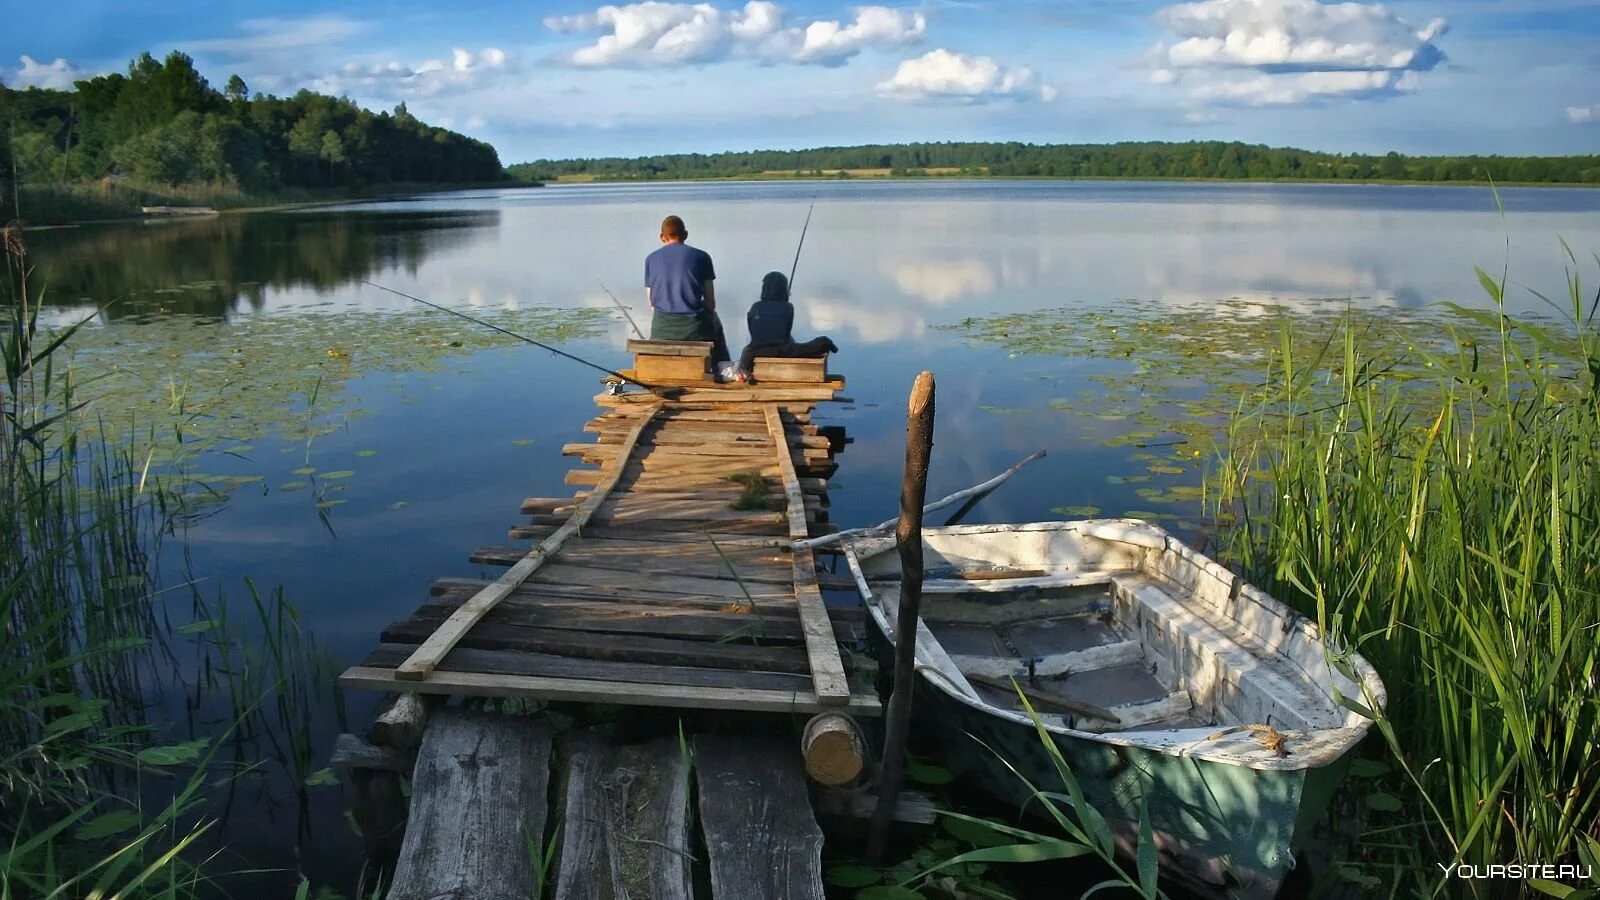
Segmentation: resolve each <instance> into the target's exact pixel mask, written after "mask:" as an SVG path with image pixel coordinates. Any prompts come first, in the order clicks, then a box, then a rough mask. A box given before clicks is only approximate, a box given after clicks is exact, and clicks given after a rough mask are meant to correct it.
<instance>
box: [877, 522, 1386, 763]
mask: <svg viewBox="0 0 1600 900" xmlns="http://www.w3.org/2000/svg"><path fill="white" fill-rule="evenodd" d="M848 556H849V557H850V559H851V565H852V569H853V570H854V572H855V574H856V575H857V578H858V583H859V585H860V586H861V587H862V590H863V596H864V597H867V598H868V606H869V608H871V609H872V611H873V613H874V616H875V618H877V619H878V620H879V621H880V623H881V624H884V625H885V630H886V631H888V630H892V628H893V619H894V616H895V610H896V609H897V607H898V603H899V579H900V565H899V558H898V555H897V554H896V553H895V552H894V543H893V539H892V538H889V539H880V540H878V541H876V542H871V541H869V542H864V543H862V544H858V545H856V546H855V547H853V548H852V549H851V551H850V553H849V554H848ZM921 613H922V618H921V626H920V629H921V631H920V638H919V646H918V662H919V664H920V665H922V666H923V669H924V672H925V673H926V672H927V670H928V669H929V668H932V669H934V670H935V672H936V673H937V674H938V675H939V676H942V680H943V681H945V682H946V683H947V689H950V690H952V691H953V692H955V693H957V694H958V695H965V697H964V699H967V700H968V701H969V702H971V701H977V702H978V703H981V704H983V705H985V706H987V707H990V708H992V709H996V710H1004V711H1008V712H1013V713H1014V712H1017V711H1019V710H1022V709H1023V708H1024V707H1023V702H1022V698H1023V697H1024V696H1025V697H1026V698H1027V702H1028V705H1029V706H1031V707H1032V708H1033V709H1034V710H1035V711H1036V712H1037V713H1039V714H1040V715H1041V717H1042V718H1044V720H1045V721H1046V722H1047V723H1048V724H1051V725H1055V726H1058V727H1063V728H1066V729H1070V730H1073V731H1078V732H1087V733H1094V734H1105V735H1111V734H1121V735H1124V736H1125V737H1127V738H1130V739H1133V740H1134V741H1138V740H1139V739H1140V738H1148V739H1156V738H1157V735H1158V734H1162V735H1165V736H1166V737H1167V738H1168V739H1167V740H1157V741H1156V742H1157V743H1160V744H1167V743H1169V740H1170V738H1172V737H1175V736H1181V737H1184V738H1187V739H1193V738H1195V737H1196V736H1197V735H1196V730H1203V731H1204V732H1205V737H1207V738H1210V737H1211V736H1212V735H1214V734H1216V733H1217V732H1218V730H1219V729H1221V730H1224V731H1229V732H1231V731H1233V730H1235V729H1236V730H1237V731H1238V732H1239V734H1238V737H1239V738H1240V739H1241V740H1230V741H1228V742H1227V744H1228V745H1230V746H1249V745H1251V744H1252V742H1253V743H1254V745H1255V746H1257V747H1259V748H1262V749H1265V750H1268V751H1270V752H1272V753H1273V754H1274V755H1280V756H1281V755H1287V753H1286V752H1285V751H1286V750H1287V749H1288V746H1287V743H1286V739H1285V738H1284V737H1283V736H1284V734H1285V733H1294V734H1296V735H1297V736H1299V737H1300V738H1301V739H1302V741H1303V740H1304V738H1305V736H1306V735H1307V734H1309V733H1316V732H1324V731H1330V730H1338V729H1344V728H1360V729H1361V730H1364V729H1365V725H1366V724H1367V720H1366V719H1365V717H1363V716H1361V715H1359V714H1358V713H1355V712H1353V711H1350V710H1348V709H1346V708H1344V707H1343V706H1341V705H1340V703H1339V702H1338V700H1337V697H1339V696H1342V697H1349V698H1352V699H1358V700H1359V699H1360V698H1361V697H1363V691H1362V686H1361V685H1360V684H1358V683H1357V681H1356V680H1355V679H1354V678H1352V677H1350V676H1351V675H1355V676H1356V677H1358V678H1362V679H1363V680H1365V675H1370V673H1371V670H1370V668H1369V667H1366V664H1365V662H1364V661H1361V660H1360V658H1359V657H1353V662H1349V661H1347V662H1344V663H1342V664H1341V665H1337V666H1336V665H1335V664H1334V663H1333V662H1332V661H1330V659H1329V654H1328V653H1327V652H1326V651H1325V647H1324V644H1323V642H1322V641H1321V640H1320V639H1319V638H1318V636H1317V634H1316V629H1315V626H1314V625H1313V624H1312V623H1310V622H1308V621H1306V620H1304V619H1303V618H1301V617H1300V616H1298V615H1296V614H1295V613H1293V612H1292V611H1290V610H1289V609H1288V608H1287V607H1284V606H1283V605H1282V604H1281V603H1278V602H1277V601H1276V600H1273V599H1272V598H1270V597H1268V596H1266V595H1265V594H1263V593H1261V592H1260V591H1258V590H1256V589H1255V588H1253V587H1250V586H1249V585H1247V584H1245V583H1243V582H1242V581H1241V580H1239V579H1238V578H1236V577H1235V576H1234V575H1233V574H1232V573H1231V572H1229V571H1228V570H1226V569H1225V568H1223V567H1221V566H1219V565H1217V564H1216V563H1215V562H1212V561H1211V560H1209V559H1206V558H1205V557H1203V556H1200V555H1199V554H1196V553H1194V552H1193V551H1192V550H1189V549H1188V548H1187V547H1184V546H1183V545H1182V544H1181V543H1179V542H1178V541H1176V540H1173V539H1171V538H1170V537H1169V536H1168V535H1167V534H1166V532H1164V531H1162V530H1161V529H1159V528H1155V527H1154V526H1150V525H1147V524H1145V523H1142V522H1136V521H1132V520H1096V521H1093V522H1046V523H1037V524H1035V525H1020V526H1019V525H1006V526H959V527H955V528H946V529H928V530H927V531H925V532H924V580H923V587H922V606H921ZM1341 668H1342V669H1345V670H1346V671H1345V672H1341V671H1340V669H1341ZM1370 685H1376V690H1377V691H1378V692H1379V696H1380V697H1381V691H1382V686H1381V684H1378V683H1377V680H1376V677H1375V676H1372V677H1371V681H1370V683H1369V686H1370ZM1119 742H1120V741H1119ZM1313 743H1321V741H1313Z"/></svg>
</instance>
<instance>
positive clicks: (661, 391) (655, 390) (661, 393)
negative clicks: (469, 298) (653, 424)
mask: <svg viewBox="0 0 1600 900" xmlns="http://www.w3.org/2000/svg"><path fill="white" fill-rule="evenodd" d="M361 283H362V284H365V285H370V286H372V287H375V288H377V289H378V290H380V291H388V292H389V293H391V294H394V295H396V296H398V297H404V298H406V299H407V300H415V301H417V302H418V303H421V304H422V305H423V306H431V307H433V308H434V309H437V310H441V311H443V312H447V313H449V314H450V315H452V316H460V317H461V318H463V319H466V320H467V321H468V322H474V323H476V324H479V325H482V326H483V327H485V328H492V329H494V330H495V331H498V332H500V333H501V334H504V335H509V336H510V337H514V338H516V339H517V340H519V341H523V342H525V343H529V344H532V345H534V346H535V347H538V348H539V349H541V350H549V351H550V352H551V353H554V354H555V355H557V356H564V357H566V358H567V359H570V360H572V361H573V362H575V363H582V364H584V365H586V366H588V367H589V368H591V369H597V370H599V371H601V372H604V373H606V374H607V375H610V376H611V377H613V378H620V379H622V380H623V381H626V382H627V383H629V384H637V385H638V386H639V387H642V388H644V389H645V390H647V391H649V392H650V393H652V394H655V395H656V396H657V397H660V398H662V399H663V400H671V399H672V398H674V397H678V396H681V395H682V394H683V388H680V387H663V386H661V385H656V384H645V383H644V382H642V381H640V380H639V379H637V378H629V377H628V376H626V375H624V374H622V373H621V372H617V371H614V370H612V369H608V368H606V367H605V366H602V365H599V364H597V363H592V362H590V361H588V360H587V359H584V358H583V357H581V356H573V355H572V354H571V353H568V352H567V351H565V350H557V349H556V348H554V347H552V346H550V345H549V344H541V343H539V342H538V341H536V340H534V339H533V338H531V337H523V336H522V335H520V334H517V333H516V332H515V331H508V330H506V329H504V328H501V327H500V326H499V325H494V324H491V323H489V322H485V321H484V320H482V319H475V318H473V317H472V316H469V315H467V314H466V313H464V312H458V311H456V310H453V309H451V308H450V307H448V306H440V305H439V304H437V303H433V302H431V301H428V300H424V299H422V298H421V297H413V296H411V295H410V294H408V293H406V292H404V291H397V290H395V289H394V288H389V287H384V286H383V285H381V284H378V283H377V282H375V281H368V280H366V279H365V278H363V279H361Z"/></svg>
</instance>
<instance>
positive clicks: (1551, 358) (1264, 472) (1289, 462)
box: [1217, 249, 1600, 893]
mask: <svg viewBox="0 0 1600 900" xmlns="http://www.w3.org/2000/svg"><path fill="white" fill-rule="evenodd" d="M1567 255H1568V261H1569V266H1568V270H1567V289H1568V290H1567V296H1566V297H1564V298H1562V300H1561V301H1560V302H1559V303H1554V304H1552V305H1553V306H1555V307H1556V308H1557V309H1558V310H1559V312H1560V313H1561V318H1562V319H1563V320H1564V321H1563V322H1561V323H1559V324H1556V325H1549V324H1545V323H1541V322H1538V321H1535V320H1533V319H1531V318H1527V317H1524V318H1514V317H1512V316H1510V315H1508V314H1507V312H1506V306H1505V299H1506V297H1505V293H1506V282H1505V280H1504V278H1503V277H1502V278H1501V279H1498V280H1497V279H1494V278H1491V277H1490V276H1488V275H1486V274H1484V273H1483V272H1481V271H1480V272H1479V276H1480V281H1481V282H1482V284H1483V287H1484V289H1485V291H1486V292H1487V294H1488V297H1489V299H1490V301H1491V303H1492V308H1491V309H1490V310H1488V311H1484V310H1475V309H1467V308H1464V307H1459V306H1454V307H1452V308H1453V309H1454V311H1455V312H1456V314H1457V315H1459V316H1460V317H1461V318H1462V322H1463V325H1465V326H1476V327H1473V328H1472V332H1473V333H1474V334H1477V335H1480V336H1481V335H1483V334H1484V333H1485V332H1487V334H1488V335H1489V336H1488V337H1487V338H1484V337H1479V338H1476V339H1475V338H1472V337H1467V336H1466V335H1465V334H1462V335H1460V336H1458V339H1457V340H1455V341H1454V342H1453V343H1454V350H1453V352H1448V353H1430V352H1426V351H1418V352H1417V353H1416V354H1414V355H1387V356H1379V355H1374V354H1370V353H1368V352H1367V351H1366V350H1365V349H1364V344H1365V341H1364V339H1363V336H1362V335H1360V334H1357V333H1356V331H1355V330H1354V329H1352V328H1346V329H1344V331H1343V333H1342V335H1340V336H1336V337H1334V338H1330V339H1329V340H1327V341H1325V342H1323V343H1321V344H1320V345H1317V344H1313V345H1311V346H1305V345H1304V344H1303V343H1302V342H1301V341H1299V340H1297V339H1296V336H1295V332H1294V330H1293V328H1292V326H1289V325H1285V327H1284V330H1283V339H1282V342H1281V345H1280V347H1279V348H1278V351H1277V352H1276V353H1274V354H1273V363H1272V366H1271V370H1270V372H1269V373H1268V384H1269V390H1268V392H1267V396H1266V399H1264V400H1263V401H1261V402H1260V403H1258V404H1256V405H1254V406H1250V407H1244V408H1241V409H1240V411H1239V413H1238V414H1237V416H1236V417H1235V419H1234V421H1233V423H1232V426H1231V427H1230V431H1229V437H1228V441H1227V449H1226V451H1225V453H1224V454H1223V459H1222V465H1221V466H1220V476H1219V477H1218V479H1217V481H1218V487H1219V488H1220V500H1219V501H1218V503H1217V506H1218V510H1217V511H1218V512H1219V514H1221V516H1220V517H1222V518H1225V519H1229V520H1231V521H1233V522H1234V523H1235V524H1234V526H1233V527H1232V530H1231V533H1230V534H1229V535H1227V538H1226V542H1225V546H1226V548H1227V554H1228V555H1229V556H1230V557H1231V558H1232V559H1233V560H1234V561H1235V562H1236V563H1237V564H1239V565H1240V566H1241V567H1242V569H1243V570H1244V571H1245V573H1246V574H1247V575H1248V576H1249V577H1251V578H1252V579H1253V580H1255V581H1256V582H1257V583H1259V584H1261V585H1262V586H1263V587H1265V588H1266V589H1268V590H1269V591H1271V592H1273V593H1275V594H1276V595H1277V596H1279V597H1281V598H1283V599H1284V600H1286V601H1288V602H1290V603H1291V604H1292V605H1295V606H1297V607H1298V608H1299V609H1300V610H1301V611H1302V612H1304V613H1306V614H1307V615H1308V616H1310V617H1313V618H1314V619H1315V620H1316V621H1317V623H1318V624H1319V625H1320V626H1321V627H1322V628H1323V629H1324V631H1325V632H1326V633H1330V634H1333V635H1335V636H1338V637H1340V638H1342V639H1343V640H1344V641H1346V642H1347V643H1348V644H1349V645H1351V646H1353V647H1354V648H1356V649H1358V650H1359V651H1360V652H1361V653H1362V654H1363V655H1364V656H1365V657H1366V658H1367V659H1368V660H1370V661H1371V662H1372V663H1373V665H1374V666H1375V667H1376V668H1377V670H1378V672H1379V673H1380V674H1381V675H1382V677H1383V679H1384V682H1385V684H1386V686H1387V688H1388V695H1389V704H1388V708H1387V709H1386V710H1382V709H1372V708H1371V706H1372V703H1371V698H1361V697H1353V698H1346V702H1347V703H1348V704H1349V705H1351V706H1353V707H1354V708H1357V709H1362V710H1366V711H1368V712H1370V713H1372V714H1373V715H1374V716H1375V717H1376V719H1377V726H1378V732H1379V733H1380V734H1381V736H1382V740H1383V743H1384V746H1385V748H1386V750H1387V752H1388V753H1389V754H1390V755H1391V756H1392V758H1393V760H1394V761H1395V762H1396V763H1398V766H1399V769H1400V771H1401V772H1403V773H1404V774H1403V776H1402V778H1401V782H1402V787H1403V789H1404V801H1405V803H1404V807H1403V810H1404V818H1405V825H1404V826H1403V830H1404V832H1408V834H1406V835H1405V837H1406V839H1405V840H1402V841H1399V842H1395V841H1393V835H1394V830H1393V829H1387V830H1386V831H1387V832H1388V835H1389V837H1388V838H1387V840H1388V841H1389V842H1390V849H1389V850H1386V851H1383V855H1384V859H1383V861H1382V862H1380V866H1385V865H1386V866H1387V867H1388V871H1387V874H1388V876H1389V879H1390V881H1391V885H1392V886H1393V887H1396V888H1403V889H1405V890H1407V891H1413V890H1415V891H1421V892H1424V893H1437V892H1440V891H1449V892H1460V893H1468V892H1473V891H1476V890H1478V888H1477V887H1475V885H1474V884H1473V883H1470V882H1463V881H1458V882H1448V881H1447V880H1446V878H1447V876H1445V875H1444V873H1442V872H1441V870H1440V868H1439V867H1438V866H1437V865H1435V863H1438V864H1440V865H1445V864H1452V863H1467V864H1492V863H1506V862H1513V861H1523V862H1529V863H1536V862H1576V861H1577V860H1578V859H1579V858H1580V856H1579V854H1580V851H1581V852H1582V853H1583V854H1584V855H1585V857H1587V854H1589V853H1590V852H1591V850H1593V849H1594V845H1592V844H1591V842H1592V841H1593V840H1594V838H1595V837H1596V836H1597V835H1600V789H1597V779H1600V695H1597V690H1596V689H1597V687H1600V328H1597V327H1596V326H1597V322H1596V309H1597V307H1600V294H1597V295H1595V296H1594V297H1593V298H1592V299H1591V298H1590V297H1589V296H1588V295H1587V294H1586V292H1585V288H1584V286H1583V281H1582V278H1581V274H1580V272H1579V268H1578V264H1577V260H1576V258H1575V257H1574V256H1573V255H1572V253H1571V251H1570V249H1569V250H1568V254H1567ZM1597 261H1600V260H1597ZM1373 849H1377V848H1376V845H1375V844H1374V847H1370V848H1369V850H1373Z"/></svg>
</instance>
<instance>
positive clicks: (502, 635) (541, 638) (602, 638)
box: [369, 619, 811, 675]
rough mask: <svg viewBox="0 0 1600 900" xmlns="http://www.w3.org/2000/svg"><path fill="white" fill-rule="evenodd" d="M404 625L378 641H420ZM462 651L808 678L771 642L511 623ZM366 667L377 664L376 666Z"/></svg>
mask: <svg viewBox="0 0 1600 900" xmlns="http://www.w3.org/2000/svg"><path fill="white" fill-rule="evenodd" d="M409 621H410V620H409V619H408V620H404V621H400V622H395V623H393V624H391V625H390V626H389V627H388V628H386V629H384V631H383V632H382V634H381V636H380V640H385V641H394V642H396V643H404V644H415V643H418V642H419V641H421V640H422V637H425V636H426V635H420V636H419V633H420V631H421V629H422V628H425V627H428V626H427V625H426V623H424V624H419V625H416V626H413V625H410V624H408V623H409ZM463 648H465V649H471V650H517V651H523V652H528V653H552V654H560V655H562V656H568V657H578V658H584V659H594V660H602V661H607V660H610V661H616V662H636V663H645V664H648V665H658V666H706V667H708V668H716V669H740V670H745V671H755V672H787V673H789V674H794V675H809V674H810V672H811V667H810V664H809V663H807V662H806V656H805V651H804V650H803V649H802V648H800V647H798V646H795V645H792V644H791V645H788V646H783V645H778V644H774V643H773V642H771V641H768V642H765V643H763V644H761V645H759V646H758V645H756V644H753V643H751V642H749V641H720V642H719V641H703V640H689V639H685V638H670V637H662V636H660V635H655V634H644V635H641V634H616V633H606V632H597V631H583V632H574V631H570V630H564V629H557V628H536V627H532V626H526V625H515V624H512V625H496V626H485V627H484V628H483V630H482V631H481V633H480V632H479V630H478V629H473V630H472V631H470V632H468V633H467V636H466V637H465V638H462V640H461V643H459V644H457V645H456V649H457V650H460V649H463ZM446 658H447V659H448V657H446ZM369 664H370V665H377V663H369ZM389 668H392V666H389ZM524 674H534V673H524Z"/></svg>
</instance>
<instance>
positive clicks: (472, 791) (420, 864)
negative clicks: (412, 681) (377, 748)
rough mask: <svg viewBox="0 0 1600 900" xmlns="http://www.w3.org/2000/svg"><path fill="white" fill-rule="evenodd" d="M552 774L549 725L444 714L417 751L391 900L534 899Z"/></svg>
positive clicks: (444, 711)
mask: <svg viewBox="0 0 1600 900" xmlns="http://www.w3.org/2000/svg"><path fill="white" fill-rule="evenodd" d="M424 683H426V682H424ZM549 771H550V731H549V729H548V728H547V727H546V726H544V725H542V724H539V723H536V722H534V721H533V720H532V719H525V718H514V717H510V716H500V715H493V714H489V713H478V712H469V711H466V710H461V709H454V708H450V709H442V710H440V711H439V712H438V713H436V714H435V715H434V716H433V720H432V721H431V722H430V723H429V724H428V729H427V731H426V733H425V734H424V735H423V738H422V746H421V748H420V749H419V750H418V752H417V768H416V773H415V775H414V776H413V780H412V788H411V817H410V819H411V821H410V824H409V825H408V826H407V828H406V837H405V843H404V845H403V846H402V847H401V851H400V862H399V865H398V866H397V867H396V868H395V873H394V882H393V885H394V886H393V887H391V888H390V890H389V900H440V898H449V900H504V898H509V897H530V896H532V895H533V892H534V873H533V867H532V866H530V865H529V861H528V849H527V848H528V845H529V844H530V843H531V844H532V845H533V846H534V848H535V850H536V851H537V850H538V849H539V848H542V847H543V846H544V841H545V828H544V826H545V815H546V806H547V788H548V778H549Z"/></svg>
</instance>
